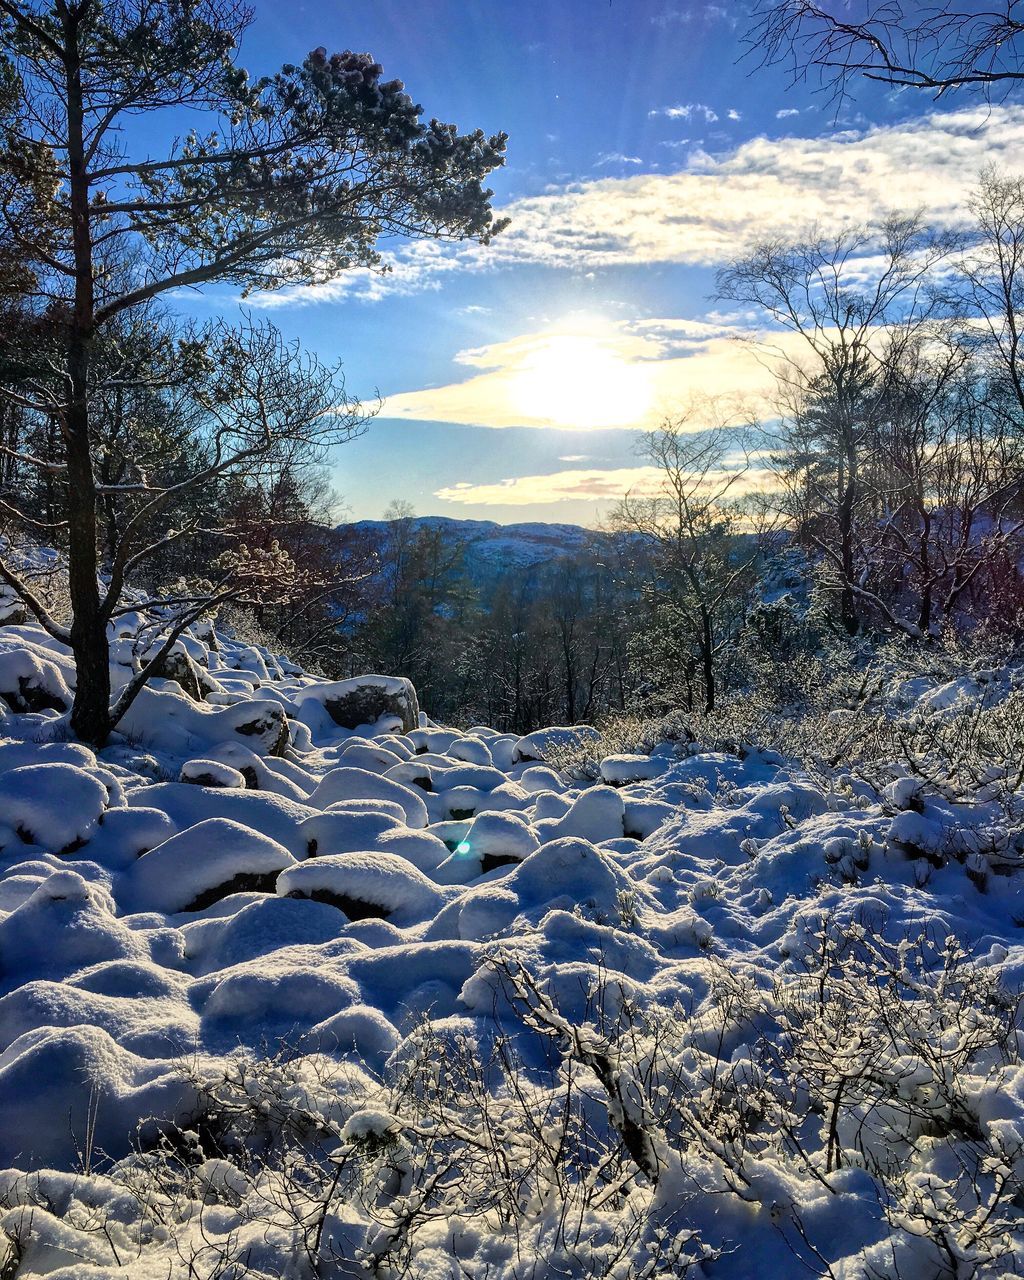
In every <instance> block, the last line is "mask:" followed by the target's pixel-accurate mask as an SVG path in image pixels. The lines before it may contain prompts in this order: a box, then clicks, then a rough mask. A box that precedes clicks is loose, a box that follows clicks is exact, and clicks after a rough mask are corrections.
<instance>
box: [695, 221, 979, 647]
mask: <svg viewBox="0 0 1024 1280" xmlns="http://www.w3.org/2000/svg"><path fill="white" fill-rule="evenodd" d="M952 248H953V245H952V242H950V241H948V240H946V239H942V238H940V239H936V238H933V237H931V236H929V235H928V234H926V233H925V232H924V231H923V229H922V225H921V221H920V219H919V218H916V217H902V216H897V215H890V216H889V217H887V218H886V219H884V220H883V221H882V222H881V223H880V224H878V225H876V226H873V227H860V228H856V227H855V228H850V229H846V230H842V231H840V232H838V233H835V234H832V235H822V234H815V235H812V236H811V237H809V238H808V239H806V240H803V241H795V242H786V241H783V240H778V239H776V240H770V241H764V242H762V243H760V244H758V245H756V246H755V247H754V249H753V250H752V251H751V252H750V253H749V254H747V255H746V256H745V257H743V258H739V259H737V260H735V261H734V262H732V263H730V264H729V265H728V266H726V267H725V268H723V269H722V270H721V271H720V272H719V273H718V294H719V296H720V297H721V298H724V299H729V300H732V301H735V302H739V303H741V304H743V305H746V306H753V307H756V308H757V309H758V310H759V311H760V312H761V313H762V314H764V315H765V316H766V317H767V318H768V319H769V320H770V321H771V322H772V324H773V325H775V326H776V327H777V329H779V330H782V331H788V332H789V333H790V334H795V335H796V336H797V337H798V338H799V339H800V346H801V353H800V355H799V356H794V355H792V354H791V353H789V352H788V351H787V350H785V349H784V348H783V347H782V346H781V345H775V346H772V344H771V342H770V341H767V340H766V341H765V342H764V343H763V344H762V349H763V350H764V352H765V354H766V356H768V358H770V357H771V356H772V355H775V356H776V357H777V361H776V374H777V377H778V384H779V400H780V406H779V408H780V414H779V421H780V423H781V424H782V432H781V434H782V437H783V439H782V446H783V447H782V451H781V452H782V456H783V467H782V473H783V476H784V479H785V485H786V488H787V490H788V493H789V496H790V498H791V503H790V506H789V510H788V512H787V514H789V515H791V516H797V517H800V518H801V528H802V531H803V533H804V534H805V536H807V537H808V538H809V539H810V540H811V542H812V543H813V545H814V546H815V547H816V548H817V550H818V551H819V552H820V553H821V554H822V556H823V557H824V558H825V561H826V563H827V564H828V566H829V567H830V569H831V571H832V574H833V577H834V580H835V584H836V590H837V592H838V594H839V599H840V617H841V620H842V624H843V626H844V628H845V629H846V631H847V632H849V634H851V635H853V634H856V632H857V631H858V629H859V628H860V625H861V621H862V618H861V614H862V611H863V603H864V601H865V600H866V599H868V598H869V597H870V598H872V600H873V602H874V596H875V594H876V593H873V592H872V591H871V589H870V587H869V586H868V585H867V584H866V583H865V581H864V577H863V573H862V572H861V568H862V565H861V564H860V563H859V560H860V557H859V555H858V539H859V525H860V523H861V519H862V516H863V515H864V514H865V508H871V510H872V514H875V513H877V486H876V485H875V484H874V483H872V482H871V478H870V476H869V474H868V473H869V471H870V470H871V469H872V468H874V467H875V466H876V464H877V453H876V451H875V448H874V446H875V438H876V433H877V430H878V427H879V424H880V423H881V421H882V420H883V419H884V417H885V415H886V414H887V413H888V412H889V409H890V408H891V394H890V393H891V387H890V384H889V381H888V379H887V371H888V370H890V369H892V368H893V367H895V365H896V364H898V362H899V353H900V352H901V351H903V350H905V349H906V348H907V347H908V346H909V345H911V344H913V343H914V342H915V341H917V340H918V338H919V337H920V335H921V334H922V333H923V332H924V330H925V329H926V328H927V326H928V325H929V323H930V322H931V321H932V320H933V318H934V316H935V314H936V310H937V304H936V301H935V297H934V294H933V292H932V290H931V288H930V285H931V284H932V282H933V279H934V273H935V270H936V268H937V267H938V266H939V265H940V264H942V263H943V262H945V261H946V260H947V259H948V258H949V255H950V253H951V252H952Z"/></svg>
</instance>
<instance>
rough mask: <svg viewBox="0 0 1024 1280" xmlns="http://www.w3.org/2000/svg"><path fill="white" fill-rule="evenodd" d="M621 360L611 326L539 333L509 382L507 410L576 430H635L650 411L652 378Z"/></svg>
mask: <svg viewBox="0 0 1024 1280" xmlns="http://www.w3.org/2000/svg"><path fill="white" fill-rule="evenodd" d="M624 356H625V353H624V352H623V350H622V344H621V342H620V341H619V340H618V337H617V335H616V333H615V332H614V330H613V329H612V327H611V326H610V325H607V326H605V325H601V324H600V323H595V324H594V325H592V326H588V327H583V326H581V327H579V328H575V329H574V331H568V332H567V331H558V330H555V331H552V332H550V333H547V334H539V335H538V336H537V339H536V341H535V344H534V345H533V346H532V348H531V349H530V350H528V351H525V352H524V353H523V354H522V358H521V360H520V362H519V364H518V367H517V368H516V370H515V372H514V373H513V374H512V376H511V377H510V379H509V383H508V396H509V407H510V408H511V409H512V410H513V411H514V412H516V413H518V414H521V415H522V416H523V417H524V418H527V419H548V420H549V421H551V422H552V423H557V424H558V425H559V426H563V427H569V428H574V429H582V428H587V427H628V426H633V425H635V424H636V423H637V422H639V421H642V420H643V418H644V416H645V415H646V413H647V411H648V409H649V407H650V402H651V395H652V385H651V377H650V373H649V370H648V368H647V367H646V365H645V364H644V363H643V362H637V361H635V360H629V359H626V358H624Z"/></svg>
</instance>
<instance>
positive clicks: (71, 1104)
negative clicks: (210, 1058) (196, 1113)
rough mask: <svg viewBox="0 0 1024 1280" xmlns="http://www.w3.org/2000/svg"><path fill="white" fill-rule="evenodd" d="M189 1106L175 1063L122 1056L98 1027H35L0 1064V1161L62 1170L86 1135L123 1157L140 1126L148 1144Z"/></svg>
mask: <svg viewBox="0 0 1024 1280" xmlns="http://www.w3.org/2000/svg"><path fill="white" fill-rule="evenodd" d="M196 1102H197V1097H196V1092H195V1089H194V1088H193V1087H192V1086H191V1085H190V1084H189V1083H188V1081H187V1080H186V1078H185V1076H184V1074H183V1073H182V1071H181V1069H180V1067H179V1065H178V1063H177V1061H176V1060H175V1061H172V1060H166V1061H164V1060H159V1059H157V1060H151V1059H147V1058H144V1057H141V1056H140V1055H138V1054H135V1053H130V1052H128V1051H127V1050H126V1049H123V1048H122V1047H121V1046H120V1045H119V1044H118V1043H117V1042H116V1041H115V1040H114V1039H113V1037H112V1036H110V1035H109V1034H108V1033H107V1032H106V1031H103V1030H101V1029H100V1028H99V1027H93V1026H76V1027H66V1028H65V1027H40V1028H39V1029H38V1030H36V1031H29V1032H26V1033H25V1034H24V1035H22V1036H19V1037H18V1039H17V1040H16V1041H15V1042H14V1043H13V1044H12V1045H11V1046H10V1047H9V1048H8V1050H7V1051H6V1053H4V1055H3V1057H2V1058H0V1162H2V1163H3V1164H5V1165H9V1164H12V1163H15V1162H19V1161H20V1162H21V1163H22V1164H23V1165H24V1166H25V1167H28V1168H38V1167H40V1166H44V1167H45V1166H53V1165H65V1166H68V1167H70V1166H71V1164H72V1163H73V1162H74V1161H75V1160H76V1159H80V1158H81V1145H80V1144H81V1142H82V1139H83V1135H84V1134H87V1133H88V1134H90V1136H91V1138H92V1140H93V1141H94V1142H95V1144H96V1149H97V1150H102V1151H103V1152H104V1154H105V1155H108V1156H113V1157H118V1156H123V1155H127V1153H128V1151H129V1150H130V1149H131V1146H132V1143H133V1141H134V1139H135V1137H136V1131H137V1129H139V1127H140V1126H141V1127H142V1129H143V1133H142V1135H141V1136H142V1137H143V1139H144V1140H147V1141H152V1139H153V1138H154V1137H155V1136H156V1134H157V1133H158V1131H159V1128H160V1126H161V1125H167V1124H168V1123H172V1122H173V1121H175V1120H177V1119H182V1120H183V1119H185V1118H186V1116H187V1115H188V1114H189V1113H190V1112H192V1110H193V1109H194V1108H195V1105H196ZM151 1117H159V1121H157V1120H154V1119H151ZM61 1269H62V1270H63V1268H61ZM74 1269H75V1270H76V1271H78V1273H79V1274H85V1273H86V1271H87V1270H91V1268H88V1269H86V1268H83V1267H80V1266H78V1265H77V1264H76V1265H75V1267H74ZM46 1270H47V1271H49V1270H50V1267H49V1266H48V1267H47V1268H46Z"/></svg>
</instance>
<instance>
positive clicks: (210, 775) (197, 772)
mask: <svg viewBox="0 0 1024 1280" xmlns="http://www.w3.org/2000/svg"><path fill="white" fill-rule="evenodd" d="M178 781H179V782H190V783H192V785H193V786H196V787H227V788H228V789H229V790H235V791H244V790H245V778H244V776H243V775H242V774H241V773H240V772H239V771H238V770H237V769H232V767H231V765H229V764H221V762H220V761H219V760H204V759H203V757H202V756H200V757H198V758H197V759H195V760H186V761H185V763H184V764H183V765H182V766H181V772H180V773H179V774H178Z"/></svg>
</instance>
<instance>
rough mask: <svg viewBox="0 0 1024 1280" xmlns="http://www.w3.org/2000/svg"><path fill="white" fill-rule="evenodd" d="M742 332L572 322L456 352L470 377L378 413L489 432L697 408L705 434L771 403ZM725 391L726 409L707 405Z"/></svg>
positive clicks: (658, 323) (647, 422)
mask: <svg viewBox="0 0 1024 1280" xmlns="http://www.w3.org/2000/svg"><path fill="white" fill-rule="evenodd" d="M744 336H746V337H751V336H754V331H753V330H751V329H750V328H749V327H744V326H742V325H736V324H729V323H718V322H707V321H699V320H685V319H679V318H666V319H657V318H652V319H646V320H642V321H635V322H632V323H626V322H623V321H619V322H612V321H601V322H597V321H588V320H586V319H585V318H584V319H578V320H575V321H569V322H566V323H564V324H562V325H559V326H556V327H554V328H551V329H546V330H540V331H537V332H533V333H525V334H520V335H519V336H517V337H515V338H510V339H508V340H506V341H503V342H495V343H490V344H488V345H486V346H482V347H474V348H470V349H468V350H465V351H460V352H459V353H458V355H457V356H456V362H457V364H459V365H461V366H463V367H464V368H466V369H469V370H472V372H471V373H470V375H469V376H468V377H465V378H463V379H462V380H461V381H452V382H449V383H447V384H445V385H442V386H436V387H428V388H423V389H420V390H414V391H406V392H402V393H400V394H397V395H393V396H390V397H388V399H387V401H386V402H385V405H384V408H383V416H384V417H386V418H405V419H410V420H413V421H421V422H453V423H460V424H463V425H468V426H479V427H488V428H495V429H501V428H506V427H536V428H555V429H559V430H599V429H609V428H620V429H621V428H635V429H640V430H644V429H650V428H651V427H653V426H655V425H656V424H657V423H658V422H659V421H660V420H661V419H662V418H663V417H664V416H665V415H666V414H672V413H678V412H679V411H680V408H681V406H684V405H687V404H698V405H699V406H700V407H698V408H696V409H694V410H693V416H692V419H691V425H692V428H693V430H695V431H696V430H702V429H704V428H706V427H709V426H712V425H716V424H717V423H718V421H719V416H720V414H721V413H722V412H723V411H726V410H727V411H728V412H730V413H732V414H733V415H743V416H751V417H753V416H757V415H760V414H766V413H768V412H769V411H771V409H772V408H773V406H774V394H775V389H776V382H775V378H774V376H773V374H772V372H771V370H770V368H768V367H766V365H765V361H764V357H763V355H762V356H759V355H758V354H755V351H754V350H753V349H752V347H751V345H750V344H749V343H744V342H742V341H740V340H739V339H741V338H742V337H744ZM772 341H773V343H774V344H775V347H776V350H777V351H778V352H779V353H780V354H783V353H784V354H788V355H792V356H797V355H798V354H799V353H800V340H799V339H798V338H796V337H794V336H793V335H790V334H774V335H772ZM723 388H728V393H729V397H728V405H727V406H726V404H725V402H724V401H722V400H719V401H718V402H716V404H714V405H712V404H707V403H704V401H705V399H706V397H707V396H709V395H711V394H714V393H718V392H721V391H722V389H723Z"/></svg>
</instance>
